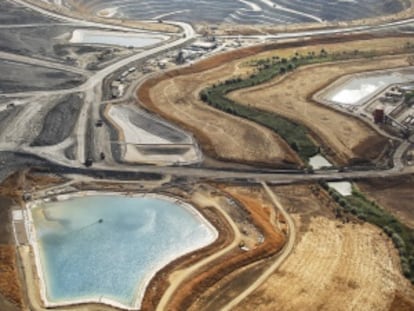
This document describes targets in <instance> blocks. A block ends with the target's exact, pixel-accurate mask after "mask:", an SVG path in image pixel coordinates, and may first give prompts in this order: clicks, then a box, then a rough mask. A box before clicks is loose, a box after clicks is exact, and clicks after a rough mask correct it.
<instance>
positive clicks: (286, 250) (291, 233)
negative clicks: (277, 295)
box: [222, 182, 296, 311]
mask: <svg viewBox="0 0 414 311" xmlns="http://www.w3.org/2000/svg"><path fill="white" fill-rule="evenodd" d="M261 184H262V186H263V188H264V189H265V191H266V193H267V194H268V196H269V197H270V199H271V200H272V203H273V205H274V207H275V208H277V209H278V210H279V211H280V213H281V214H282V215H283V217H284V218H285V220H286V222H287V225H288V241H287V242H286V244H285V246H284V247H283V249H282V250H281V251H280V252H279V254H278V257H277V259H276V260H275V262H274V263H273V264H272V265H271V266H270V267H269V268H268V269H267V270H266V271H265V272H264V273H262V275H261V276H260V277H259V278H258V279H257V280H256V281H254V282H253V283H252V284H251V285H250V286H249V287H248V288H247V289H245V290H244V291H243V292H241V293H240V294H239V295H238V296H237V297H236V298H235V299H233V300H232V301H230V303H228V304H227V305H226V306H224V307H223V308H222V311H230V310H231V309H233V308H234V307H235V306H237V305H238V304H239V303H240V302H242V301H243V299H245V298H246V297H247V296H249V295H250V294H251V293H253V292H254V291H255V290H256V289H257V288H259V286H260V285H262V284H263V283H264V282H265V281H266V280H267V279H268V278H269V277H270V276H271V275H272V274H273V273H274V272H275V271H276V269H277V268H279V267H280V265H281V264H282V263H283V262H284V261H285V260H286V259H287V258H288V257H289V255H290V254H291V253H292V251H293V247H294V246H295V241H296V230H295V223H294V222H293V219H292V217H290V215H289V213H288V212H286V210H285V209H284V208H283V205H282V204H281V203H280V202H279V200H278V198H277V197H276V195H275V194H274V192H273V191H272V190H271V189H270V188H269V186H268V185H267V184H266V183H265V182H261Z"/></svg>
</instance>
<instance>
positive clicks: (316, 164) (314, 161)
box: [309, 154, 332, 170]
mask: <svg viewBox="0 0 414 311" xmlns="http://www.w3.org/2000/svg"><path fill="white" fill-rule="evenodd" d="M309 164H310V165H311V166H312V167H313V168H314V169H315V170H319V169H321V168H324V167H332V163H331V162H329V161H328V160H327V159H325V158H324V157H323V156H322V155H320V154H317V155H315V156H313V157H312V158H310V159H309Z"/></svg>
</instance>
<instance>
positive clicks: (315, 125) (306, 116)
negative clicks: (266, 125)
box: [229, 56, 407, 163]
mask: <svg viewBox="0 0 414 311" xmlns="http://www.w3.org/2000/svg"><path fill="white" fill-rule="evenodd" d="M406 65H407V60H406V57H400V56H396V57H387V58H381V59H379V58H378V59H373V60H367V59H363V60H357V61H348V62H341V63H335V64H329V65H328V64H326V65H313V66H308V67H303V68H299V69H298V70H297V71H295V72H293V73H292V74H290V75H287V76H285V77H283V78H279V79H276V80H274V81H272V82H271V83H268V84H265V85H262V86H259V87H254V88H250V89H244V90H240V91H236V92H234V93H232V94H230V95H229V97H230V98H232V99H234V100H236V101H237V102H240V103H243V104H246V105H251V106H255V107H258V108H261V109H265V110H269V111H273V112H276V113H277V114H279V115H282V116H284V117H286V118H289V119H291V120H295V121H296V122H299V123H302V124H304V125H305V126H306V127H307V128H309V129H310V130H311V131H312V132H313V133H314V134H315V136H316V137H318V139H321V140H322V141H323V142H324V144H326V145H327V146H329V147H330V148H332V149H333V150H334V153H335V158H336V160H337V161H339V162H340V163H346V162H348V160H349V159H354V158H364V157H367V158H368V159H375V158H376V157H377V156H378V155H379V153H381V151H382V150H383V148H384V146H386V139H385V138H382V137H381V136H380V135H379V134H377V132H375V131H374V130H373V129H372V128H371V127H369V126H368V125H366V124H365V123H364V122H362V121H360V120H358V119H356V118H352V117H349V116H345V115H343V114H340V113H338V112H336V111H334V110H332V109H330V108H327V107H324V106H322V105H320V104H317V103H314V102H312V101H311V100H310V99H309V96H310V95H312V94H314V93H315V92H317V91H318V90H320V89H321V88H323V87H324V86H326V85H327V84H328V83H330V82H332V81H334V80H335V79H337V78H339V77H340V76H343V75H344V74H350V73H356V72H362V71H369V70H376V69H385V68H393V67H401V66H406ZM315 77H317V79H315Z"/></svg>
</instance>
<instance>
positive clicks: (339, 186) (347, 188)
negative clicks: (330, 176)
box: [328, 181, 352, 196]
mask: <svg viewBox="0 0 414 311" xmlns="http://www.w3.org/2000/svg"><path fill="white" fill-rule="evenodd" d="M328 186H329V187H331V188H333V189H335V190H336V191H338V192H339V193H340V194H341V195H343V196H349V195H352V184H351V183H350V182H348V181H338V182H328Z"/></svg>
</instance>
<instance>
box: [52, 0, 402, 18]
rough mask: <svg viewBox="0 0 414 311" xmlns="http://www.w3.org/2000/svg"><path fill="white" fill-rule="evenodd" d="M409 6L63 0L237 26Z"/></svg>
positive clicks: (120, 12)
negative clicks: (236, 24)
mask: <svg viewBox="0 0 414 311" xmlns="http://www.w3.org/2000/svg"><path fill="white" fill-rule="evenodd" d="M55 2H56V1H55ZM409 3H410V1H408V0H353V1H344V0H313V1H306V0H238V1H231V0H210V1H205V0H140V1H136V0H80V1H74V0H66V5H67V6H68V7H71V8H76V9H78V10H81V11H83V12H87V13H91V14H98V15H102V16H108V17H109V16H110V17H116V18H132V19H169V20H180V21H187V22H200V21H206V22H214V23H218V22H226V23H238V24H291V23H303V22H322V21H325V20H328V21H336V20H353V19H360V18H367V17H374V16H380V15H386V14H392V13H396V12H399V11H401V10H403V9H405V8H407V7H408V6H409Z"/></svg>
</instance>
